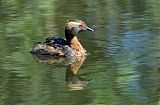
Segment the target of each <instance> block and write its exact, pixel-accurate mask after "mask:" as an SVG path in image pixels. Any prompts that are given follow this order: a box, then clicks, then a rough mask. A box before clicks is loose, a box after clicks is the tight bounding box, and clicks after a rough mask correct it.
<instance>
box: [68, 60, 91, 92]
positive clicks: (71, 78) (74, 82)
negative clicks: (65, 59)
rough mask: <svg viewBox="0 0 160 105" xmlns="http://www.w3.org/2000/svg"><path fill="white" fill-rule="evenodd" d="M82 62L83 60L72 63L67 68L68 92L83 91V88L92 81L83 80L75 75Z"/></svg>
mask: <svg viewBox="0 0 160 105" xmlns="http://www.w3.org/2000/svg"><path fill="white" fill-rule="evenodd" d="M84 60H85V58H81V59H80V60H79V61H77V62H74V63H73V64H70V65H68V66H67V70H66V82H67V86H68V87H69V88H70V90H82V89H84V87H86V86H87V84H88V83H89V82H91V81H92V80H93V79H91V80H86V79H85V78H82V77H80V76H78V75H77V71H78V70H79V69H80V67H81V66H82V64H83V62H84Z"/></svg>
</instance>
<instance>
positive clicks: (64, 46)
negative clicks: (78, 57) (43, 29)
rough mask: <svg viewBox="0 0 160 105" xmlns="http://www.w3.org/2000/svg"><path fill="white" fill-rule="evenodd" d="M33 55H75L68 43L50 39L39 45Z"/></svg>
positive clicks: (33, 50)
mask: <svg viewBox="0 0 160 105" xmlns="http://www.w3.org/2000/svg"><path fill="white" fill-rule="evenodd" d="M31 53H33V54H42V55H54V56H68V55H69V54H72V53H73V49H72V48H71V47H70V46H69V44H68V42H67V41H66V40H65V39H62V38H55V37H49V38H46V40H45V41H44V42H39V43H37V44H36V45H35V46H34V47H33V49H32V51H31Z"/></svg>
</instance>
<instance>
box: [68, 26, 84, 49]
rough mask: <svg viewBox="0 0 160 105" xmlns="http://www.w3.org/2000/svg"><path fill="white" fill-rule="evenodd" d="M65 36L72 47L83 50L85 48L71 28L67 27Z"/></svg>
mask: <svg viewBox="0 0 160 105" xmlns="http://www.w3.org/2000/svg"><path fill="white" fill-rule="evenodd" d="M65 37H66V40H67V42H68V43H69V45H70V46H71V48H73V49H75V50H77V51H82V50H84V49H83V47H82V45H81V43H80V42H79V40H78V38H77V36H76V35H73V33H72V31H71V30H68V29H65Z"/></svg>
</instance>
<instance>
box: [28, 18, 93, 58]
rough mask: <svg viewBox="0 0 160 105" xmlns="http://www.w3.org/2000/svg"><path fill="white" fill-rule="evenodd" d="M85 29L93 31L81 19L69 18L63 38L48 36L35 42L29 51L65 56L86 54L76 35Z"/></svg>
mask: <svg viewBox="0 0 160 105" xmlns="http://www.w3.org/2000/svg"><path fill="white" fill-rule="evenodd" d="M87 30H88V31H94V30H93V29H92V28H89V27H88V26H87V25H86V24H85V23H84V22H83V21H82V20H77V19H72V20H69V21H67V24H66V26H65V39H62V38H55V37H48V38H46V39H45V40H44V41H43V42H38V43H36V44H35V45H34V46H33V47H32V50H31V53H32V54H40V55H49V56H56V57H67V58H71V57H82V56H86V55H87V54H86V50H85V49H84V48H83V46H82V45H81V43H80V42H79V40H78V38H77V35H78V33H80V32H82V31H87Z"/></svg>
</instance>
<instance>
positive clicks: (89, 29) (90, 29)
mask: <svg viewBox="0 0 160 105" xmlns="http://www.w3.org/2000/svg"><path fill="white" fill-rule="evenodd" d="M86 29H87V30H88V31H94V30H93V29H92V28H89V27H87V26H86Z"/></svg>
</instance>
